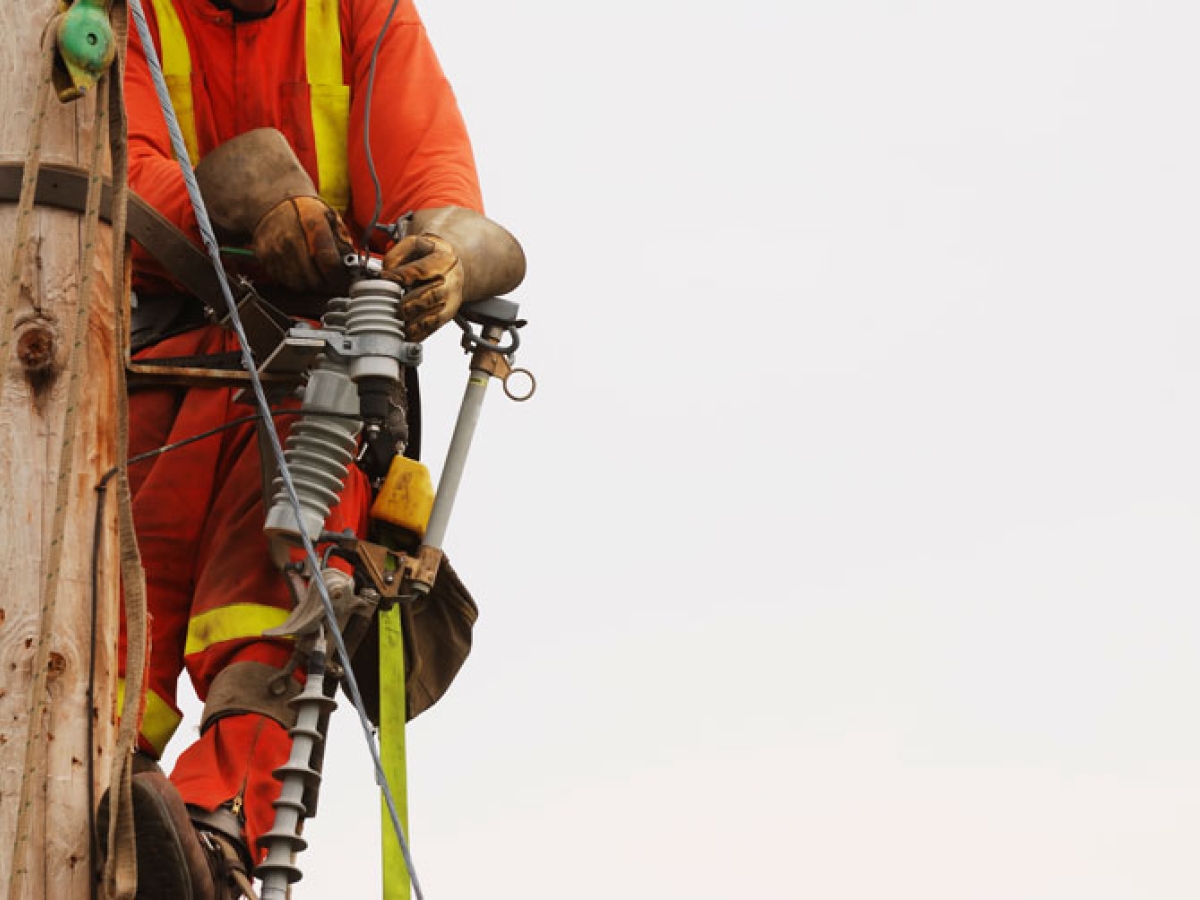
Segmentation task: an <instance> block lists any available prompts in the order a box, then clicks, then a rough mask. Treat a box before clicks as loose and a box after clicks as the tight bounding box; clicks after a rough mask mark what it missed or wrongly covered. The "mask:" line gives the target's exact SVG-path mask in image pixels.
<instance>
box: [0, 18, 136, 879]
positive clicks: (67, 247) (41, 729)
mask: <svg viewBox="0 0 1200 900" xmlns="http://www.w3.org/2000/svg"><path fill="white" fill-rule="evenodd" d="M58 8H59V7H58V3H57V0H31V2H25V3H3V4H0V35H2V36H0V160H5V161H17V162H23V161H25V160H26V156H27V153H28V152H29V146H28V145H29V135H30V133H31V131H32V121H33V113H34V110H35V107H36V101H37V96H38V93H39V92H40V91H42V90H43V86H42V84H41V71H42V66H43V59H44V53H43V49H42V32H43V30H44V28H45V25H46V23H47V22H49V21H50V19H51V17H52V16H53V15H54V14H55V12H56V11H58ZM95 103H96V96H95V94H94V93H92V94H89V95H86V96H84V97H83V98H82V99H80V100H77V101H75V102H72V103H68V104H62V103H60V102H59V101H58V99H57V98H55V97H51V98H50V99H49V101H48V106H47V109H46V115H45V119H44V131H43V133H42V142H41V153H42V160H43V162H45V163H55V164H61V165H68V166H73V167H78V168H80V169H86V168H87V167H88V166H89V163H90V158H91V153H92V150H91V148H92V145H93V141H94V138H95V136H94V134H93V123H94V119H93V117H94V110H95ZM105 127H106V126H105ZM106 156H107V154H106ZM105 165H106V166H107V165H108V163H107V161H106V163H105ZM105 174H107V171H106V172H105ZM16 223H17V204H16V203H15V202H3V203H0V277H2V278H3V279H4V283H0V303H7V302H8V301H7V300H5V299H4V296H5V291H6V290H7V280H8V276H9V268H10V265H11V261H12V259H13V248H14V243H15V241H14V236H15V233H16ZM83 235H84V217H83V216H81V215H79V214H77V213H74V212H66V211H62V210H55V209H50V208H47V207H42V206H36V207H35V208H34V211H33V213H32V216H31V218H30V219H29V231H28V239H27V240H25V241H24V242H23V246H21V247H20V248H19V256H18V257H17V259H18V270H19V272H20V276H21V277H20V284H21V288H20V291H19V296H18V298H17V303H16V306H15V309H14V310H12V313H11V316H10V315H9V314H7V313H5V312H4V311H3V310H2V309H0V322H8V323H10V325H9V327H8V329H7V330H8V334H7V335H4V334H0V347H6V348H7V352H6V353H5V354H4V356H3V358H0V367H3V375H2V379H0V380H2V383H3V386H2V387H0V578H2V579H3V584H4V587H3V590H0V900H87V898H89V897H90V896H91V886H92V878H93V871H94V864H93V860H92V857H91V850H90V846H91V841H90V820H91V812H92V811H91V808H90V802H91V801H92V800H93V799H98V798H99V796H100V793H101V792H102V791H103V790H104V788H105V786H106V785H107V782H108V778H109V774H110V769H111V763H112V759H111V757H112V747H113V741H114V735H115V696H114V695H115V690H116V660H115V648H116V630H117V609H118V586H117V585H118V575H117V565H116V554H115V552H114V551H115V549H116V539H115V529H114V527H113V522H114V516H113V509H114V506H115V503H114V502H113V501H111V500H110V501H109V502H108V503H107V508H106V511H105V514H104V516H103V521H102V523H101V527H100V529H99V530H98V532H96V533H98V534H100V535H102V540H101V544H102V548H103V549H102V551H101V553H100V555H99V556H98V557H94V548H95V546H96V540H95V537H94V533H93V529H94V526H95V522H96V509H97V493H96V487H97V485H98V484H99V482H100V480H101V478H102V477H103V476H104V474H105V473H106V472H107V471H108V470H109V469H110V468H111V467H112V466H113V464H114V461H115V458H116V454H115V438H114V432H113V422H114V409H115V408H116V407H115V399H116V398H115V390H116V380H115V376H114V359H113V356H114V347H113V342H112V322H113V316H114V311H113V308H112V299H111V298H112V272H111V267H112V259H111V249H110V243H111V238H110V234H109V229H108V226H107V225H101V227H100V229H99V233H98V242H97V243H98V246H97V250H96V253H95V263H94V266H93V269H94V276H93V279H92V283H91V288H90V290H89V291H88V293H89V295H90V304H91V308H90V313H89V316H88V319H87V322H86V328H85V333H84V334H82V335H79V336H78V337H79V338H80V340H79V341H78V342H77V341H76V338H77V334H76V327H75V323H76V311H77V310H78V309H79V304H80V299H81V298H80V289H81V283H82V272H81V269H82V268H83V260H84V249H83ZM6 338H7V339H6ZM73 343H75V344H77V350H76V351H75V352H76V354H77V361H76V363H75V365H78V366H81V367H82V369H81V370H80V371H81V373H82V385H81V386H82V393H81V394H80V402H79V404H78V406H77V408H76V409H75V410H74V412H73V414H72V419H73V423H74V424H73V425H71V426H69V427H70V429H71V432H72V440H71V441H70V442H69V457H70V458H69V459H67V460H66V461H65V465H64V464H63V463H64V461H63V460H62V459H60V457H61V456H62V455H63V454H62V448H63V446H64V423H65V422H67V421H68V417H67V409H66V400H67V395H68V385H69V381H70V378H69V377H68V376H69V372H68V371H67V369H68V361H69V359H70V358H71V352H72V349H71V348H72V345H73ZM60 472H61V473H63V474H62V476H61V477H63V478H66V479H68V482H67V494H66V495H65V496H66V497H67V503H66V506H65V508H66V516H65V518H64V520H63V521H64V528H63V532H62V535H61V542H62V543H61V547H60V548H59V550H56V551H55V552H53V553H52V552H51V551H50V545H51V541H52V539H53V534H52V532H53V531H54V528H53V523H54V520H55V509H56V507H57V506H59V503H58V502H57V501H56V494H57V493H58V491H59V478H60ZM56 557H57V558H58V559H59V560H60V562H59V563H58V565H57V566H56V567H55V571H53V572H49V571H47V569H48V567H49V566H50V565H52V564H53V563H52V561H53V560H54V559H55V558H56ZM93 566H96V567H97V571H98V572H99V578H98V581H97V583H98V585H99V590H98V592H97V595H98V596H97V601H98V602H97V606H96V608H97V610H98V615H97V616H96V617H95V620H93V616H92V602H93V590H92V573H93ZM55 580H57V582H58V584H57V586H56V587H55V588H54V590H56V592H57V595H56V601H55V602H54V603H53V604H51V603H50V601H48V597H47V594H48V593H49V590H48V585H49V584H51V583H52V582H53V581H55ZM93 646H94V648H95V649H94V651H93ZM43 663H44V667H43ZM35 670H37V671H35ZM39 672H41V673H44V675H45V677H44V678H42V677H39ZM92 673H94V676H95V677H94V694H93V696H92V698H91V700H90V701H89V697H88V691H89V679H90V676H91V675H92ZM42 686H44V689H39V688H41V687H42ZM31 755H32V758H34V759H36V760H38V762H37V764H36V766H35V768H34V770H33V772H32V775H31V777H28V778H27V776H28V775H30V772H29V764H28V760H29V759H30V758H31ZM38 768H40V769H41V771H40V772H39V771H37V769H38Z"/></svg>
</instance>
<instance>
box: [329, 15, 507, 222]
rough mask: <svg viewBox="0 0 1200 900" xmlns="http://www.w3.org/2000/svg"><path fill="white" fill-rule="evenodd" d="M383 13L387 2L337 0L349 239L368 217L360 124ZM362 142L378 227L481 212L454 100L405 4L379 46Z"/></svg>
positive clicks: (371, 211)
mask: <svg viewBox="0 0 1200 900" xmlns="http://www.w3.org/2000/svg"><path fill="white" fill-rule="evenodd" d="M390 7H391V0H343V10H347V8H348V10H349V13H350V15H349V19H348V22H349V29H348V31H347V36H348V46H347V50H348V57H349V59H348V63H349V65H348V68H347V70H346V74H347V80H348V81H349V82H350V86H351V88H350V90H351V107H350V134H349V144H348V162H349V168H350V186H351V204H350V205H351V211H350V217H351V218H352V219H353V222H354V225H355V228H354V232H355V237H357V236H358V235H359V234H360V233H361V230H362V228H364V227H365V226H366V225H367V224H368V223H370V221H371V218H372V216H373V214H374V211H375V187H374V183H373V181H372V179H371V176H370V171H369V169H368V165H367V154H366V150H365V145H364V141H363V123H364V120H365V118H366V111H367V110H366V107H367V84H368V80H369V78H370V67H371V55H372V52H373V51H374V47H375V42H376V38H377V37H378V35H379V32H380V29H381V28H382V27H383V23H384V20H385V19H386V18H387V13H388V10H389V8H390ZM343 22H347V18H346V17H343ZM370 138H371V155H372V157H373V158H374V165H375V171H376V173H377V175H378V178H379V183H380V192H381V195H382V201H383V202H382V208H381V211H380V214H379V222H380V223H381V224H387V223H390V222H394V221H395V220H396V219H397V218H399V217H400V216H402V215H404V213H406V212H410V211H412V210H417V209H429V208H432V207H438V206H464V207H468V208H470V209H473V210H476V211H477V212H483V197H482V194H481V192H480V188H479V176H478V174H477V173H476V170H475V157H474V154H473V153H472V151H471V141H470V138H469V137H468V135H467V129H466V125H465V124H464V122H463V118H462V114H461V112H460V111H459V107H458V100H457V98H456V97H455V96H454V91H453V90H452V89H451V87H450V83H449V81H447V79H446V76H445V74H443V72H442V67H441V64H440V63H439V62H438V59H437V56H436V54H435V53H434V50H433V46H432V45H431V44H430V41H429V37H428V35H427V34H426V32H425V26H424V24H423V23H422V22H421V20H420V18H419V17H418V15H417V11H416V9H415V7H414V6H413V3H412V0H399V3H398V7H397V10H396V14H395V15H394V16H393V18H392V21H391V23H390V24H389V25H388V28H387V31H386V33H385V34H384V39H383V43H382V45H381V47H380V51H379V58H378V61H377V63H376V69H375V84H374V90H373V92H372V97H371V124H370Z"/></svg>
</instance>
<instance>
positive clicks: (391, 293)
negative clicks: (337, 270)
mask: <svg viewBox="0 0 1200 900" xmlns="http://www.w3.org/2000/svg"><path fill="white" fill-rule="evenodd" d="M400 296H401V291H400V287H399V285H396V284H395V283H393V282H391V281H384V280H383V279H379V278H376V279H369V280H363V281H357V282H355V283H354V284H353V285H352V286H351V288H350V301H349V308H348V311H347V313H346V326H345V327H346V334H347V336H349V337H351V338H354V339H355V340H357V341H360V342H361V343H362V344H363V345H364V346H370V347H371V348H373V349H371V350H369V351H368V352H366V353H365V354H362V355H359V356H356V357H355V358H354V359H352V360H351V361H350V377H351V378H352V379H353V380H354V381H358V380H359V379H360V378H364V377H372V376H373V377H382V378H387V379H388V380H390V381H395V380H397V379H398V378H399V377H400V362H399V360H398V359H397V358H396V356H395V354H396V353H398V352H399V348H400V346H401V345H402V343H403V341H404V321H403V319H401V317H400Z"/></svg>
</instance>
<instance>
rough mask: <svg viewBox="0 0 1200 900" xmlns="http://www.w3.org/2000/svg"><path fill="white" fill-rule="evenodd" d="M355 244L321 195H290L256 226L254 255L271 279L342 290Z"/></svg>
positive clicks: (298, 288)
mask: <svg viewBox="0 0 1200 900" xmlns="http://www.w3.org/2000/svg"><path fill="white" fill-rule="evenodd" d="M353 249H354V245H353V244H352V242H351V240H350V233H349V232H348V231H347V230H346V225H345V223H343V222H342V219H341V217H340V216H339V215H338V214H337V213H336V212H334V211H333V210H332V209H330V208H329V206H327V205H326V203H325V201H324V200H321V199H320V198H319V197H289V198H288V199H286V200H284V201H282V202H280V203H277V204H276V205H275V206H274V207H272V208H271V210H270V211H269V212H268V213H267V214H266V215H265V216H263V217H262V220H261V221H259V223H258V225H256V226H255V228H254V255H255V256H256V257H257V258H258V262H259V264H260V265H261V266H262V268H263V271H265V272H266V273H267V275H269V276H270V277H271V279H272V280H273V281H275V282H277V283H278V284H280V285H282V286H283V287H285V288H288V289H290V290H293V291H310V292H322V293H328V294H343V293H345V292H346V290H347V288H348V286H349V278H348V275H347V270H346V264H345V258H346V254H348V253H351V252H352V251H353Z"/></svg>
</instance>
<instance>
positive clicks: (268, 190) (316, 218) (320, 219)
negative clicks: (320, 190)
mask: <svg viewBox="0 0 1200 900" xmlns="http://www.w3.org/2000/svg"><path fill="white" fill-rule="evenodd" d="M196 181H197V182H198V183H199V185H200V194H201V195H202V196H203V197H204V203H205V205H206V206H207V207H208V214H209V217H210V218H211V219H212V222H213V225H215V226H216V227H217V229H218V231H219V232H220V233H221V234H222V235H223V236H224V237H227V238H233V239H235V240H244V239H250V240H251V242H252V246H253V247H254V255H255V257H256V258H257V259H258V262H259V264H260V266H261V267H262V269H263V271H264V272H265V273H266V274H267V275H268V276H270V278H271V279H272V280H273V281H275V282H276V283H277V284H279V285H281V286H282V287H285V288H288V289H290V290H293V291H304V292H320V293H325V294H329V295H334V294H343V293H345V291H346V287H347V281H348V275H347V271H346V264H345V258H346V254H347V253H349V252H351V251H352V250H353V245H352V244H351V240H350V234H349V232H348V231H347V230H346V226H345V224H344V223H343V222H342V219H341V217H340V216H339V215H338V214H337V213H336V212H334V211H333V210H332V209H331V208H330V207H329V206H328V204H326V203H325V201H324V200H322V199H321V198H320V197H319V196H318V194H317V189H316V186H315V185H314V184H313V181H312V178H310V177H309V174H308V172H306V171H305V170H304V166H303V165H302V164H301V163H300V160H299V158H298V157H297V156H296V153H295V151H294V150H292V147H291V145H290V144H289V143H288V141H287V138H286V137H284V136H283V134H282V132H280V131H277V130H276V129H274V128H256V129H254V130H253V131H247V132H245V133H244V134H240V135H238V136H237V137H235V138H232V139H231V140H228V141H226V142H225V143H224V144H222V145H221V146H219V147H217V148H216V149H215V150H213V151H212V152H211V153H209V154H208V155H207V156H205V157H204V158H203V159H202V160H200V163H199V164H198V165H197V166H196Z"/></svg>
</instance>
